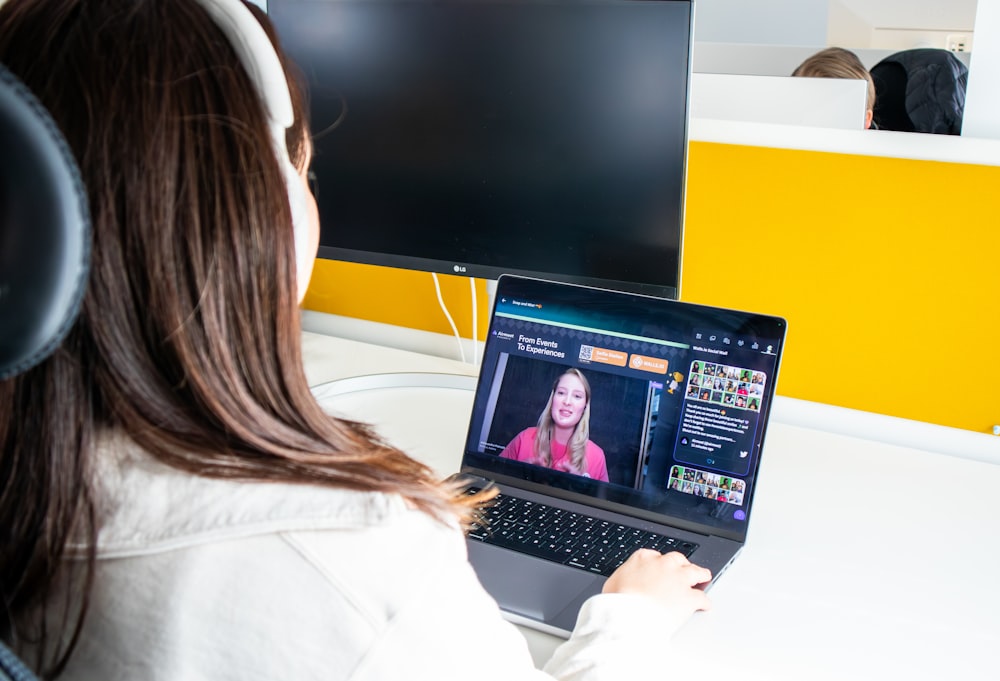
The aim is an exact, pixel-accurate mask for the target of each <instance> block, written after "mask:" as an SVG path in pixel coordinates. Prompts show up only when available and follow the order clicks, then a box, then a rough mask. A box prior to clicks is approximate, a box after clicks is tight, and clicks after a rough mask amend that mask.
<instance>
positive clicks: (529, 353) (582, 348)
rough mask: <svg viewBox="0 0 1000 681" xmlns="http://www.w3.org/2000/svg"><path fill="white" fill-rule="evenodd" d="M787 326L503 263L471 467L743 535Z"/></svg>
mask: <svg viewBox="0 0 1000 681" xmlns="http://www.w3.org/2000/svg"><path fill="white" fill-rule="evenodd" d="M785 329H786V324H785V321H784V320H783V319H780V318H777V317H772V316H768V315H760V314H753V313H746V312H738V311H734V310H726V309H719V308H712V307H705V306H700V305H693V304H689V303H682V302H677V301H672V300H665V299H659V298H650V297H646V296H640V295H634V294H628V293H619V292H613V291H606V290H601V289H593V288H587V287H582V286H574V285H570V284H562V283H555V282H546V281H540V280H535V279H526V278H521V277H509V276H504V277H501V278H500V280H499V284H498V288H497V294H496V301H495V305H494V309H493V316H492V320H491V322H490V329H489V332H488V337H487V342H486V347H485V352H484V357H483V364H482V369H481V371H480V378H479V385H478V389H477V391H476V397H475V402H474V405H473V412H472V419H471V423H470V429H469V436H468V439H467V441H466V449H465V457H464V460H463V470H467V471H469V472H476V473H478V474H479V475H483V476H485V477H490V478H493V479H495V480H497V481H498V482H500V483H501V484H503V483H505V482H506V483H508V484H511V483H517V484H519V485H520V486H523V487H525V488H528V489H532V490H535V491H544V492H546V493H550V494H551V495H553V496H557V497H561V498H565V499H570V500H574V501H585V502H586V503H589V504H591V505H596V506H600V507H602V508H608V509H612V510H618V511H622V512H625V513H630V514H632V515H634V516H636V517H637V518H642V519H648V520H653V521H660V522H669V523H670V524H673V525H680V526H686V527H688V528H689V529H695V530H698V531H703V532H708V533H712V534H719V535H723V536H728V537H731V538H734V539H743V538H745V535H746V527H747V520H748V518H749V514H750V506H751V501H752V496H753V490H754V483H755V481H756V473H757V468H758V466H759V463H760V453H761V448H762V444H763V438H764V430H765V427H766V423H767V417H768V413H769V410H770V406H771V401H772V399H773V396H774V386H775V380H776V378H777V372H778V365H779V358H780V355H781V350H782V344H783V341H784V335H785Z"/></svg>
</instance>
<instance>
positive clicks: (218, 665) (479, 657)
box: [64, 442, 679, 681]
mask: <svg viewBox="0 0 1000 681" xmlns="http://www.w3.org/2000/svg"><path fill="white" fill-rule="evenodd" d="M99 468H100V476H99V479H100V488H99V490H98V492H99V499H100V514H101V519H100V521H101V523H102V526H101V530H100V536H99V559H98V565H97V574H96V583H95V587H94V592H93V598H92V602H91V606H90V612H89V614H88V617H87V620H86V625H85V628H84V632H83V636H82V639H81V641H80V643H79V645H78V647H77V650H76V652H75V653H74V655H73V657H72V658H71V662H70V665H69V668H68V670H67V672H66V674H65V677H64V678H66V679H95V680H101V681H113V680H115V679H141V680H143V681H154V680H157V679H179V680H185V681H195V680H200V679H206V680H207V679H213V680H217V679H233V680H237V679H238V680H240V681H249V680H252V679H294V680H305V679H329V680H331V681H347V680H350V681H375V680H386V681H417V680H421V679H427V680H428V681H431V680H433V681H448V680H450V679H455V680H459V679H461V680H463V681H464V680H469V681H479V680H480V679H497V680H498V681H499V680H503V681H515V680H521V679H526V680H528V679H531V680H541V679H550V678H552V677H555V678H559V679H567V680H569V679H572V680H573V681H584V680H587V681H593V680H595V679H608V680H615V681H617V680H620V679H628V678H638V677H631V676H630V675H632V674H641V673H647V674H650V676H649V678H660V677H661V676H662V662H663V659H664V658H663V656H664V652H665V651H664V643H665V639H666V638H667V637H668V636H669V635H670V634H671V633H672V630H673V629H674V628H676V627H677V626H678V625H679V623H678V622H668V621H665V620H666V619H667V615H666V610H665V609H663V608H661V607H660V606H658V605H657V604H655V603H653V602H652V601H649V600H647V599H645V598H643V597H640V596H627V595H608V594H605V595H600V596H596V597H594V598H592V599H591V600H590V601H589V602H588V603H587V604H586V605H585V607H584V610H583V612H582V613H581V616H580V621H579V622H578V626H577V628H576V631H575V632H574V634H573V636H572V638H571V639H570V640H569V641H568V642H567V643H565V644H563V645H562V646H561V647H560V648H559V649H558V650H557V651H556V654H555V655H554V657H553V659H552V660H551V661H550V662H549V664H548V665H547V666H546V669H545V671H544V672H543V671H539V670H537V669H535V667H534V666H533V663H532V660H531V656H530V654H529V652H528V648H527V645H526V643H525V640H524V638H523V636H522V635H521V634H520V632H519V631H518V630H517V628H516V627H514V626H513V625H511V624H510V623H508V622H507V621H505V620H504V619H503V618H502V617H501V615H500V612H499V610H498V608H497V605H496V603H495V601H493V600H492V599H491V598H490V596H489V595H488V594H487V593H486V592H485V591H484V590H483V588H482V586H481V585H480V584H479V582H478V580H477V579H476V576H475V574H474V572H473V570H472V568H471V567H470V565H469V563H468V561H467V557H466V547H465V540H464V538H463V537H462V535H461V533H460V531H459V530H458V529H456V528H453V527H448V526H446V525H444V524H442V523H440V522H437V521H435V520H433V519H432V518H430V517H429V516H427V515H426V514H424V513H422V512H419V511H414V510H412V509H410V508H408V507H407V505H406V504H405V503H404V502H403V500H402V499H400V498H399V497H396V496H392V495H384V494H373V493H358V492H350V491H345V490H336V489H325V488H320V487H312V486H305V485H290V484H280V483H246V482H232V481H223V480H212V479H207V478H200V477H196V476H192V475H189V474H186V473H182V472H180V471H176V470H174V469H171V468H168V467H166V466H163V465H161V464H159V463H157V462H156V461H154V460H153V459H152V458H151V457H150V456H149V455H147V454H145V453H144V452H142V451H141V450H139V449H138V448H136V447H135V446H134V445H130V444H125V443H121V442H118V443H117V444H116V445H114V446H108V447H106V448H104V450H103V451H102V452H101V454H100V464H99ZM656 670H659V671H660V672H661V673H656V674H654V671H656Z"/></svg>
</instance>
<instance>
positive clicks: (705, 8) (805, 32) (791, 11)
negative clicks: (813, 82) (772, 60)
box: [694, 0, 829, 47]
mask: <svg viewBox="0 0 1000 681" xmlns="http://www.w3.org/2000/svg"><path fill="white" fill-rule="evenodd" d="M827 3H828V0H753V1H751V0H697V2H695V29H694V35H695V40H701V41H705V42H717V43H766V44H771V45H819V46H821V47H822V46H825V45H826V33H827V16H828V12H829V11H828V9H827Z"/></svg>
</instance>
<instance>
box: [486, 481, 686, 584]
mask: <svg viewBox="0 0 1000 681" xmlns="http://www.w3.org/2000/svg"><path fill="white" fill-rule="evenodd" d="M475 491H477V490H469V493H470V494H471V493H474V492H475ZM483 514H484V516H485V520H486V523H485V527H481V526H476V527H475V528H473V530H472V531H471V532H470V533H469V535H468V536H469V538H470V539H475V540H477V541H481V542H484V543H486V544H494V545H497V546H503V547H505V548H508V549H512V550H514V551H520V552H521V553H527V554H530V555H532V556H537V557H539V558H544V559H546V560H551V561H553V562H556V563H562V564H563V565H570V566H572V567H575V568H579V569H581V570H587V571H589V572H594V573H597V574H601V575H604V576H605V577H607V576H609V575H610V574H611V573H612V572H614V571H615V570H616V569H617V568H618V566H619V565H621V564H622V563H624V562H625V560H626V559H627V558H628V557H629V556H630V555H632V553H633V552H634V551H635V550H636V549H640V548H647V549H654V550H656V551H659V552H660V553H669V552H671V551H680V552H681V553H683V554H684V555H685V556H690V555H691V554H692V553H694V550H695V549H696V548H698V545H697V544H693V543H691V542H688V541H683V540H681V539H676V538H674V537H668V536H665V535H662V534H656V533H653V532H648V531H646V530H641V529H638V528H635V527H628V526H626V525H619V524H618V523H614V522H611V521H607V520H601V519H599V518H593V517H590V516H587V515H584V514H582V513H574V512H573V511H567V510H566V509H562V508H556V507H554V506H549V505H547V504H542V503H538V502H534V501H528V500H526V499H519V498H517V497H511V496H507V495H506V494H500V495H497V497H496V498H495V499H494V501H493V505H492V506H489V507H488V508H485V509H484V510H483Z"/></svg>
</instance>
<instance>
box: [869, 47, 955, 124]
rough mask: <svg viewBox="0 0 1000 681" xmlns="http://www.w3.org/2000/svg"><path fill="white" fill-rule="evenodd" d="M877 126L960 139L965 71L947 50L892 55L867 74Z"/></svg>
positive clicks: (928, 50)
mask: <svg viewBox="0 0 1000 681" xmlns="http://www.w3.org/2000/svg"><path fill="white" fill-rule="evenodd" d="M871 75H872V80H873V81H875V123H876V125H878V127H879V128H880V129H882V130H903V131H906V132H930V133H938V134H943V135H958V134H960V133H961V132H962V112H963V110H964V108H965V86H966V83H967V82H968V80H969V69H968V67H967V66H966V65H965V64H963V63H962V62H961V61H960V60H959V59H958V57H956V56H955V55H954V54H952V53H951V52H949V51H948V50H939V49H931V48H926V49H915V50H905V51H903V52H897V53H896V54H893V55H890V56H888V57H886V58H885V59H883V60H882V61H880V62H879V63H878V64H876V65H875V66H873V67H872V69H871Z"/></svg>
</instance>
